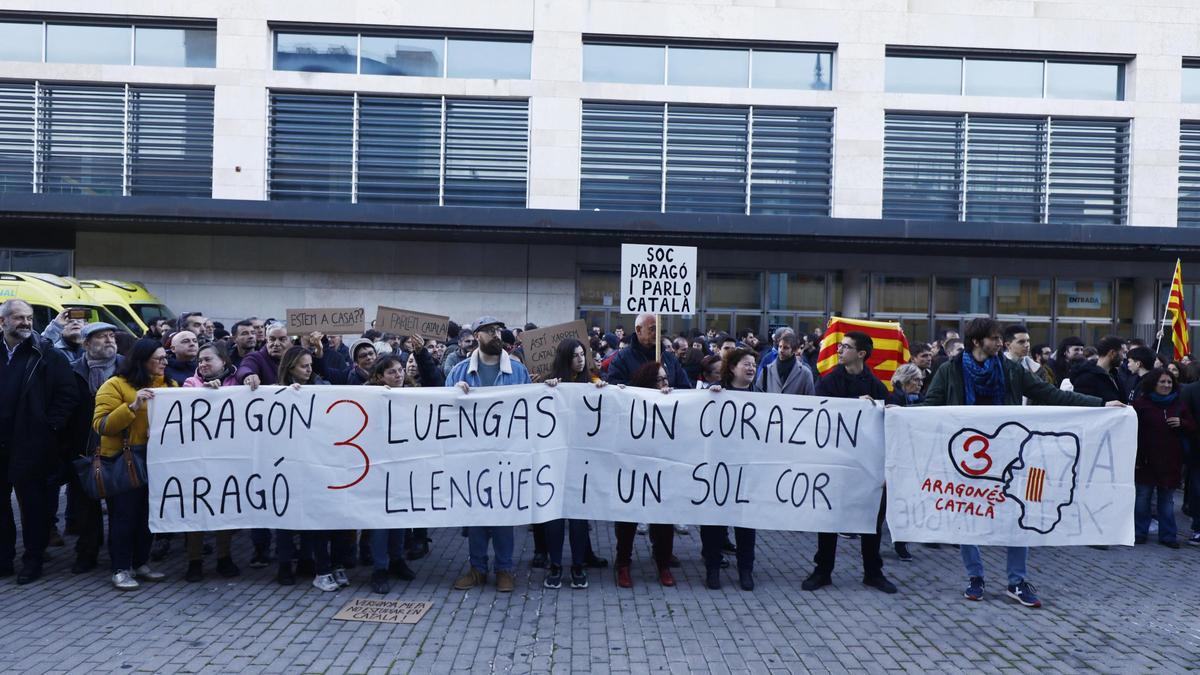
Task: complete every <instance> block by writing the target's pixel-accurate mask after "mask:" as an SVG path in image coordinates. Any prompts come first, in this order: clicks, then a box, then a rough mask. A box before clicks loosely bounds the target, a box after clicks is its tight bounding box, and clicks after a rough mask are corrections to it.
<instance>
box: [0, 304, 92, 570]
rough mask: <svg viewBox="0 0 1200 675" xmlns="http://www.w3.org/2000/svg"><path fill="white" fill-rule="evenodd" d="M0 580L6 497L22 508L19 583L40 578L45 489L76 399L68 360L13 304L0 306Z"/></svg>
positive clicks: (7, 551) (5, 558)
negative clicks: (0, 330) (22, 549)
mask: <svg viewBox="0 0 1200 675" xmlns="http://www.w3.org/2000/svg"><path fill="white" fill-rule="evenodd" d="M0 327H2V328H3V338H2V339H0V577H4V576H8V575H11V574H12V573H13V558H14V557H16V544H17V529H16V522H15V521H14V520H13V511H12V501H11V497H10V495H11V494H12V493H13V492H14V491H15V492H16V493H17V501H18V502H19V503H20V505H21V534H22V537H23V539H24V542H25V553H24V554H23V555H22V557H21V572H20V574H18V575H17V583H18V584H28V583H30V582H33V581H36V580H37V579H38V578H39V577H41V576H42V556H43V555H44V553H45V550H46V542H47V536H48V534H49V529H50V528H49V523H48V522H47V518H46V515H47V506H46V502H47V497H48V492H47V490H46V485H47V483H48V481H49V478H50V476H52V475H54V474H55V472H56V471H58V470H61V465H59V462H58V460H59V459H60V458H61V455H62V452H61V444H62V441H63V438H62V437H63V432H64V430H65V428H66V425H67V420H68V419H69V418H70V416H71V411H72V410H74V408H75V405H76V403H77V402H78V400H79V395H78V393H77V392H76V390H75V385H74V383H73V382H72V381H71V377H72V376H71V369H70V366H69V365H68V364H67V357H66V356H63V354H62V352H60V351H59V350H57V349H55V348H54V345H52V344H50V342H49V341H48V340H46V339H45V338H43V337H42V336H40V335H35V334H34V332H33V307H31V306H30V305H29V303H27V302H25V301H24V300H18V299H16V298H13V299H11V300H7V301H5V303H4V304H2V305H0Z"/></svg>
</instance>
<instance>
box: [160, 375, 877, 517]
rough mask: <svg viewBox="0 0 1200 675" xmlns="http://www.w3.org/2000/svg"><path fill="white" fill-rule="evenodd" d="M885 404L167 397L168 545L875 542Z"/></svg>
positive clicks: (515, 395)
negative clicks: (542, 528)
mask: <svg viewBox="0 0 1200 675" xmlns="http://www.w3.org/2000/svg"><path fill="white" fill-rule="evenodd" d="M883 416H884V413H883V408H882V407H881V406H876V405H872V404H871V403H869V402H865V401H859V400H840V399H823V398H816V397H807V396H785V395H776V394H747V393H740V392H721V393H717V394H714V393H711V392H708V391H676V392H672V393H670V394H662V393H660V392H658V391H653V390H646V389H631V388H627V389H621V388H618V387H615V386H609V387H603V388H597V387H594V386H592V385H583V384H563V385H559V386H558V387H548V386H546V385H522V386H512V387H488V388H479V389H472V390H471V392H470V393H469V394H462V393H461V392H460V391H459V390H458V389H456V388H437V389H416V388H414V389H385V388H383V387H337V386H317V387H303V388H301V389H300V390H295V389H292V388H287V387H260V388H259V389H258V390H256V391H250V390H249V389H248V388H245V387H230V388H225V389H220V390H206V389H161V390H156V392H155V398H154V399H153V401H152V402H151V405H150V444H149V451H148V468H149V478H150V481H149V482H150V497H149V499H150V525H151V529H152V530H154V531H155V532H179V531H198V530H221V529H235V528H248V527H263V528H283V529H296V530H303V529H374V528H398V527H444V526H458V525H516V524H524V523H533V522H542V521H546V520H550V519H555V518H560V517H571V518H586V519H595V520H611V521H633V522H651V523H694V524H701V523H702V524H713V525H738V526H743V527H757V528H764V529H773V530H808V531H828V532H871V531H873V530H874V529H875V521H876V517H877V514H878V509H879V503H880V499H881V491H882V486H883V443H882V438H883Z"/></svg>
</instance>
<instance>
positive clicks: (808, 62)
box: [583, 38, 833, 90]
mask: <svg viewBox="0 0 1200 675" xmlns="http://www.w3.org/2000/svg"><path fill="white" fill-rule="evenodd" d="M583 81H584V82H624V83H628V84H668V85H681V86H701V87H734V88H745V87H753V88H755V89H813V90H825V89H830V88H831V86H832V82H833V51H832V49H829V48H825V47H805V46H799V47H795V48H780V47H753V48H752V47H740V46H722V45H715V44H711V45H696V44H682V43H681V44H652V43H646V42H632V43H622V42H619V41H617V42H613V41H611V40H608V41H606V40H605V39H602V38H585V39H584V45H583Z"/></svg>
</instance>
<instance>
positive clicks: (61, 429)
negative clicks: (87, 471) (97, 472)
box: [0, 334, 79, 482]
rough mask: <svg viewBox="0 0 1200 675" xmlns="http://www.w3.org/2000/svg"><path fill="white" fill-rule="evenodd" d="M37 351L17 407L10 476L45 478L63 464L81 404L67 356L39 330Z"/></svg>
mask: <svg viewBox="0 0 1200 675" xmlns="http://www.w3.org/2000/svg"><path fill="white" fill-rule="evenodd" d="M28 339H29V340H32V343H31V345H30V346H31V347H32V348H33V353H32V354H31V355H30V358H29V359H28V360H27V361H26V362H25V372H24V373H23V374H21V384H20V389H19V390H18V394H17V400H16V401H0V405H15V406H16V407H15V409H14V410H13V413H14V416H13V435H12V439H11V440H10V441H9V445H8V467H7V469H8V480H9V482H17V481H23V480H44V479H45V478H46V477H48V476H51V475H53V474H54V473H55V472H57V471H58V470H59V468H60V466H61V464H60V461H61V458H62V454H63V453H62V448H63V444H64V442H66V441H67V439H66V436H67V434H66V427H67V422H68V420H69V419H70V417H71V413H72V412H73V411H74V410H75V406H76V405H77V404H78V402H79V392H78V390H77V389H76V387H75V382H74V381H73V379H72V378H73V377H74V376H73V375H72V374H71V367H70V365H69V364H68V362H67V357H66V356H64V355H63V353H62V352H60V351H59V350H57V349H55V348H54V345H52V344H51V343H50V341H49V340H46V339H45V338H43V337H42V336H40V335H37V334H34V335H32V336H31V337H30V338H28Z"/></svg>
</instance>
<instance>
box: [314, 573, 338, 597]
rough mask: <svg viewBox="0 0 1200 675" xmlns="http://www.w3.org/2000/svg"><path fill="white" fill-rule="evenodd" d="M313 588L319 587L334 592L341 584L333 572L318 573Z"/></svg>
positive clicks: (327, 591)
mask: <svg viewBox="0 0 1200 675" xmlns="http://www.w3.org/2000/svg"><path fill="white" fill-rule="evenodd" d="M313 588H319V589H321V590H322V591H325V592H326V593H332V592H333V591H336V590H337V589H339V588H341V586H338V582H337V580H335V579H334V578H333V575H332V574H318V575H317V576H316V578H314V579H313Z"/></svg>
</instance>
